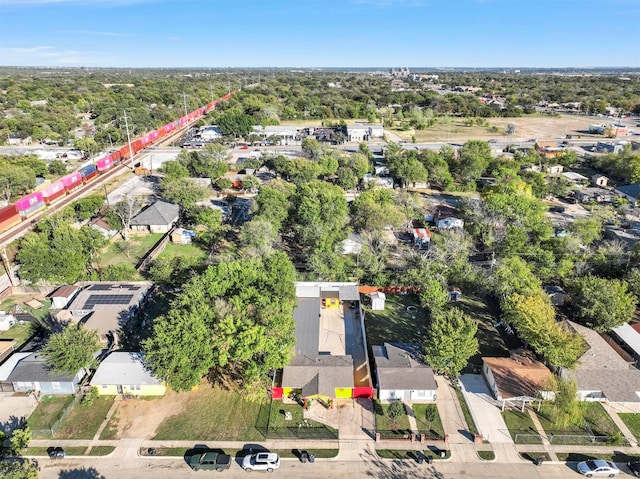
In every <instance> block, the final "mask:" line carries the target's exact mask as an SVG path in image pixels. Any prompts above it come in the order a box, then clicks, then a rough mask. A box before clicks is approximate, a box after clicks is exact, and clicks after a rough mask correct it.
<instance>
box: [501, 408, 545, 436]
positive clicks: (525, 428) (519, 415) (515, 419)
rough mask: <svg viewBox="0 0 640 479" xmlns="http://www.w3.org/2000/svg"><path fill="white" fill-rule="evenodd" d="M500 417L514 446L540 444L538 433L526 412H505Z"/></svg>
mask: <svg viewBox="0 0 640 479" xmlns="http://www.w3.org/2000/svg"><path fill="white" fill-rule="evenodd" d="M502 417H503V418H504V422H505V423H506V424H507V429H509V433H510V434H511V437H512V438H513V440H514V441H515V442H516V444H542V440H541V439H540V437H539V436H538V431H537V430H536V427H535V425H534V424H533V420H532V419H531V416H530V415H529V413H528V412H527V411H525V412H521V411H515V410H506V411H504V412H503V413H502Z"/></svg>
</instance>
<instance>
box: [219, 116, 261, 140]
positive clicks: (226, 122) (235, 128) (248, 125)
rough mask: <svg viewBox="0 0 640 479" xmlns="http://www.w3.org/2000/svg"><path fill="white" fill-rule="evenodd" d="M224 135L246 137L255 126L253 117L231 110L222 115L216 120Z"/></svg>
mask: <svg viewBox="0 0 640 479" xmlns="http://www.w3.org/2000/svg"><path fill="white" fill-rule="evenodd" d="M216 123H217V124H218V127H219V128H220V130H222V134H224V135H226V136H235V137H236V138H237V137H238V136H246V135H248V134H249V133H251V131H252V128H253V125H254V124H255V122H254V120H253V117H252V116H250V115H246V114H244V113H242V112H240V111H235V110H229V111H226V112H224V113H222V114H221V115H220V116H219V117H218V118H217V120H216Z"/></svg>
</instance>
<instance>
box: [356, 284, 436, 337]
mask: <svg viewBox="0 0 640 479" xmlns="http://www.w3.org/2000/svg"><path fill="white" fill-rule="evenodd" d="M410 307H413V308H416V310H415V311H407V308H410ZM413 308H410V309H413ZM428 323H429V316H428V314H427V312H426V310H425V309H424V308H422V307H420V298H418V297H417V296H416V295H414V294H406V295H401V294H387V299H386V302H385V305H384V310H383V311H372V310H371V309H370V308H365V328H366V331H367V342H368V343H369V344H370V345H382V344H384V343H385V342H392V343H422V341H423V340H424V333H425V331H426V329H427V325H428Z"/></svg>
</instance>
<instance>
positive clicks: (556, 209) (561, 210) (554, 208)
mask: <svg viewBox="0 0 640 479" xmlns="http://www.w3.org/2000/svg"><path fill="white" fill-rule="evenodd" d="M564 210H565V208H564V206H559V205H555V206H552V207H551V208H549V211H553V212H554V213H564Z"/></svg>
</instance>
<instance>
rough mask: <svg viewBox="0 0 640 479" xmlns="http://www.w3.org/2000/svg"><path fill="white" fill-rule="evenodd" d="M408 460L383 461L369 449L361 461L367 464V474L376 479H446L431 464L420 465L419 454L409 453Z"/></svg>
mask: <svg viewBox="0 0 640 479" xmlns="http://www.w3.org/2000/svg"><path fill="white" fill-rule="evenodd" d="M407 456H408V459H409V458H410V459H413V460H406V459H394V460H382V459H380V458H379V457H378V455H377V454H375V453H374V452H372V451H371V450H369V449H367V450H365V451H363V452H361V453H360V459H361V460H362V461H363V463H364V464H366V470H365V474H366V476H367V477H372V478H375V479H396V478H398V477H420V478H424V479H444V477H445V476H444V474H443V473H441V472H439V471H437V470H436V468H435V466H433V465H430V464H424V463H423V464H418V462H417V457H418V455H417V453H416V452H415V451H408V453H407Z"/></svg>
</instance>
